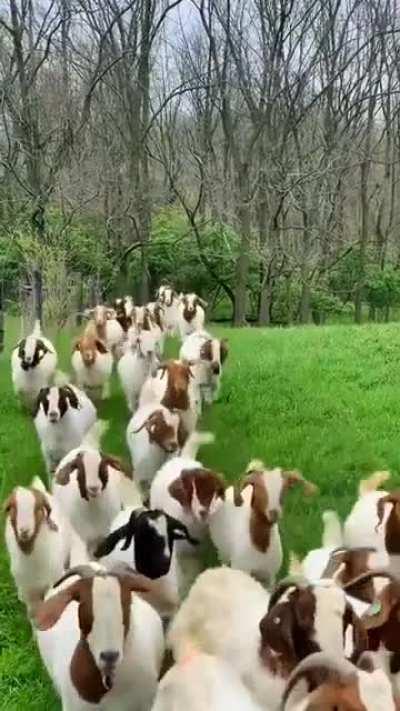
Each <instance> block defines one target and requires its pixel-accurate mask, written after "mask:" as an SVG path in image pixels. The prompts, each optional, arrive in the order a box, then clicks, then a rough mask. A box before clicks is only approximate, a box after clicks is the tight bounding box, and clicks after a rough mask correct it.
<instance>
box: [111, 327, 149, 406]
mask: <svg viewBox="0 0 400 711" xmlns="http://www.w3.org/2000/svg"><path fill="white" fill-rule="evenodd" d="M158 355H159V348H158V342H157V337H156V335H155V333H154V332H153V331H144V330H141V329H140V328H136V327H133V328H130V329H129V331H128V337H127V341H126V346H125V348H124V354H123V355H122V357H121V358H120V360H119V361H118V366H117V370H118V375H119V378H120V381H121V385H122V389H123V391H124V394H125V398H126V401H127V403H128V407H129V409H130V410H131V412H134V411H135V410H136V407H137V403H138V399H139V395H140V391H141V389H142V387H143V384H144V382H145V381H146V379H147V378H148V377H149V376H151V375H152V374H154V373H155V372H156V371H157V367H158V365H159V361H158Z"/></svg>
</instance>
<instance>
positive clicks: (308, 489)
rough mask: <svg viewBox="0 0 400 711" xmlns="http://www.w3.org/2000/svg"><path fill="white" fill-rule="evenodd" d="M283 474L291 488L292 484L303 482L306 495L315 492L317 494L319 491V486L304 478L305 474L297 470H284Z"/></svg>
mask: <svg viewBox="0 0 400 711" xmlns="http://www.w3.org/2000/svg"><path fill="white" fill-rule="evenodd" d="M282 476H283V478H284V479H285V480H286V482H287V483H288V486H289V488H292V486H296V484H302V485H303V487H304V493H305V495H306V496H312V495H313V494H317V493H318V491H319V489H318V487H317V486H316V485H315V484H313V483H312V482H311V481H307V479H304V477H303V475H302V474H300V472H298V471H297V470H293V471H285V470H282Z"/></svg>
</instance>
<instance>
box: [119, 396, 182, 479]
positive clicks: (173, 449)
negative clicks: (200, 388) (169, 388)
mask: <svg viewBox="0 0 400 711" xmlns="http://www.w3.org/2000/svg"><path fill="white" fill-rule="evenodd" d="M126 441H127V444H128V447H129V451H130V453H131V459H132V464H133V470H134V477H135V481H136V482H137V483H138V484H139V485H140V486H141V487H143V488H146V487H150V484H151V482H152V480H153V479H154V476H155V474H156V472H157V471H158V470H159V469H160V468H161V466H162V465H163V464H164V463H165V461H166V460H167V459H169V458H170V457H171V456H172V455H174V454H176V453H177V452H178V451H179V450H180V449H181V448H182V447H183V445H184V443H185V441H186V433H185V431H184V429H183V427H182V423H181V418H180V416H179V414H178V413H177V412H171V410H168V408H167V407H164V406H163V405H159V404H155V405H154V404H150V405H142V407H139V409H138V410H137V411H136V412H135V414H134V415H133V417H132V419H131V420H130V422H129V424H128V427H127V430H126Z"/></svg>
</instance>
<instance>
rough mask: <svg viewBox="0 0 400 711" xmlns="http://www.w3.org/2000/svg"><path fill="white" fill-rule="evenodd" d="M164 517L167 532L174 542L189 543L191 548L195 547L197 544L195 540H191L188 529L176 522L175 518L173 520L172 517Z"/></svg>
mask: <svg viewBox="0 0 400 711" xmlns="http://www.w3.org/2000/svg"><path fill="white" fill-rule="evenodd" d="M166 516H167V522H168V532H169V533H170V535H171V537H172V539H173V540H174V541H189V543H191V544H192V546H197V545H198V544H199V541H198V540H197V538H192V536H191V535H190V533H189V531H188V529H187V528H186V526H185V525H184V524H183V523H181V522H180V521H178V520H177V519H176V518H173V517H172V516H168V514H166Z"/></svg>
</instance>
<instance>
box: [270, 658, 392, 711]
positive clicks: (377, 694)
mask: <svg viewBox="0 0 400 711" xmlns="http://www.w3.org/2000/svg"><path fill="white" fill-rule="evenodd" d="M359 665H360V666H363V665H365V667H366V670H365V671H364V669H362V668H361V669H359V668H357V667H355V666H354V665H353V664H351V662H349V661H347V660H346V659H342V658H340V657H335V656H334V655H330V654H326V653H325V652H317V653H315V654H311V655H310V656H309V657H307V658H306V659H304V660H303V661H301V662H300V664H299V665H298V666H297V667H296V669H295V670H294V671H293V672H292V674H291V676H290V678H289V680H288V683H287V686H286V689H285V693H284V696H283V702H282V706H281V711H306V709H321V710H322V709H323V710H324V711H334V710H335V709H340V710H341V711H378V709H382V711H383V710H385V711H395V710H396V708H398V706H397V704H396V703H395V701H394V698H393V692H392V688H391V685H390V681H389V679H388V678H387V676H386V675H385V674H384V672H383V671H382V670H381V669H374V667H373V661H372V660H371V658H370V655H369V654H368V653H366V654H365V655H363V657H362V658H361V659H360V662H359Z"/></svg>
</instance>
